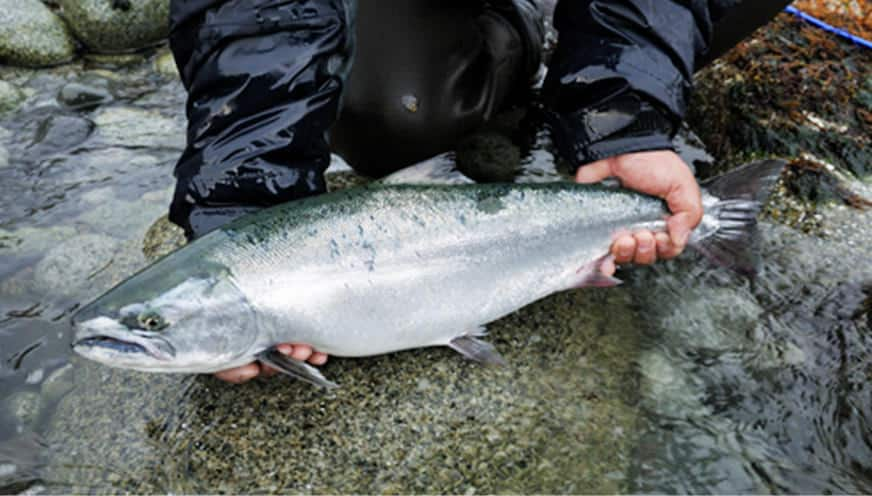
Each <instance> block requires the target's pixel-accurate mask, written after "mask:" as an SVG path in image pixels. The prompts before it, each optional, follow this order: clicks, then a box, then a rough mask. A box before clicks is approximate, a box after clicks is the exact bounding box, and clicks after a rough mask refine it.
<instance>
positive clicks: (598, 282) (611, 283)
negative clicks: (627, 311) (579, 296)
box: [570, 254, 624, 288]
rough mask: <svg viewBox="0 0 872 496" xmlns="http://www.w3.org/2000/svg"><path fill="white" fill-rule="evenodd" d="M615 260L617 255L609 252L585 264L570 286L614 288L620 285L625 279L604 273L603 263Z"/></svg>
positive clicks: (577, 272)
mask: <svg viewBox="0 0 872 496" xmlns="http://www.w3.org/2000/svg"><path fill="white" fill-rule="evenodd" d="M614 260H615V257H614V256H613V255H611V254H608V255H605V256H602V257H600V258H597V259H596V260H594V261H593V262H590V263H588V264H585V265H584V266H583V267H581V268H580V269H578V270H577V271H576V275H577V277H576V278H574V280H573V283H572V286H570V288H613V287H615V286H620V285H621V284H623V283H624V281H622V280H620V279H618V278H617V277H613V276H607V275H605V274H603V264H604V263H606V262H609V261H611V262H613V261H614Z"/></svg>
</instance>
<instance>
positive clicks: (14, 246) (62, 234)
mask: <svg viewBox="0 0 872 496" xmlns="http://www.w3.org/2000/svg"><path fill="white" fill-rule="evenodd" d="M75 234H76V230H75V229H74V228H72V227H69V226H54V227H43V228H40V227H22V228H19V229H15V230H5V229H0V256H19V257H24V256H27V255H31V256H32V255H34V254H38V253H45V252H46V251H48V250H50V249H52V248H54V247H55V246H57V245H58V243H60V242H61V241H63V240H65V239H69V238H70V237H71V236H74V235H75Z"/></svg>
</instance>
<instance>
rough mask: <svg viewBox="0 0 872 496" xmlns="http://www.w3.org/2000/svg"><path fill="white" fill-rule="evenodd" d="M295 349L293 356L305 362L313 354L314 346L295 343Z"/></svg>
mask: <svg viewBox="0 0 872 496" xmlns="http://www.w3.org/2000/svg"><path fill="white" fill-rule="evenodd" d="M293 346H294V350H293V351H292V352H291V358H293V359H294V360H300V361H301V362H305V361H306V360H308V359H309V357H310V356H312V347H311V346H309V345H305V344H295V345H293Z"/></svg>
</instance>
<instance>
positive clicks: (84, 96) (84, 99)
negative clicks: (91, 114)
mask: <svg viewBox="0 0 872 496" xmlns="http://www.w3.org/2000/svg"><path fill="white" fill-rule="evenodd" d="M58 101H60V102H61V103H62V104H63V105H65V106H67V107H68V108H70V109H73V110H94V109H95V108H97V107H99V106H100V105H103V104H106V103H109V102H111V101H112V94H111V93H109V90H108V89H106V88H99V87H95V86H90V85H87V84H82V83H78V82H72V83H68V84H66V85H64V87H63V88H61V91H60V93H59V94H58Z"/></svg>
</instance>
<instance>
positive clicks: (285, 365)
mask: <svg viewBox="0 0 872 496" xmlns="http://www.w3.org/2000/svg"><path fill="white" fill-rule="evenodd" d="M257 359H258V360H260V361H261V362H263V363H265V364H267V365H269V366H270V367H272V368H274V369H276V370H278V371H279V372H281V373H283V374H286V375H289V376H291V377H293V378H294V379H299V380H301V381H304V382H308V383H309V384H312V385H315V386H318V387H322V388H324V389H335V388H338V387H339V385H338V384H336V383H335V382H332V381H329V380H327V378H325V377H324V376H323V375H322V374H321V372H319V371H318V369H316V368H315V367H313V366H311V365H309V364H307V363H305V362H301V361H299V360H294V359H293V358H290V357H287V356H285V355H283V354H282V353H281V352H280V351H279V350H278V349H276V347H272V348H269V349H268V350H266V351H263V352H261V353H260V354H259V355H257Z"/></svg>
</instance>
